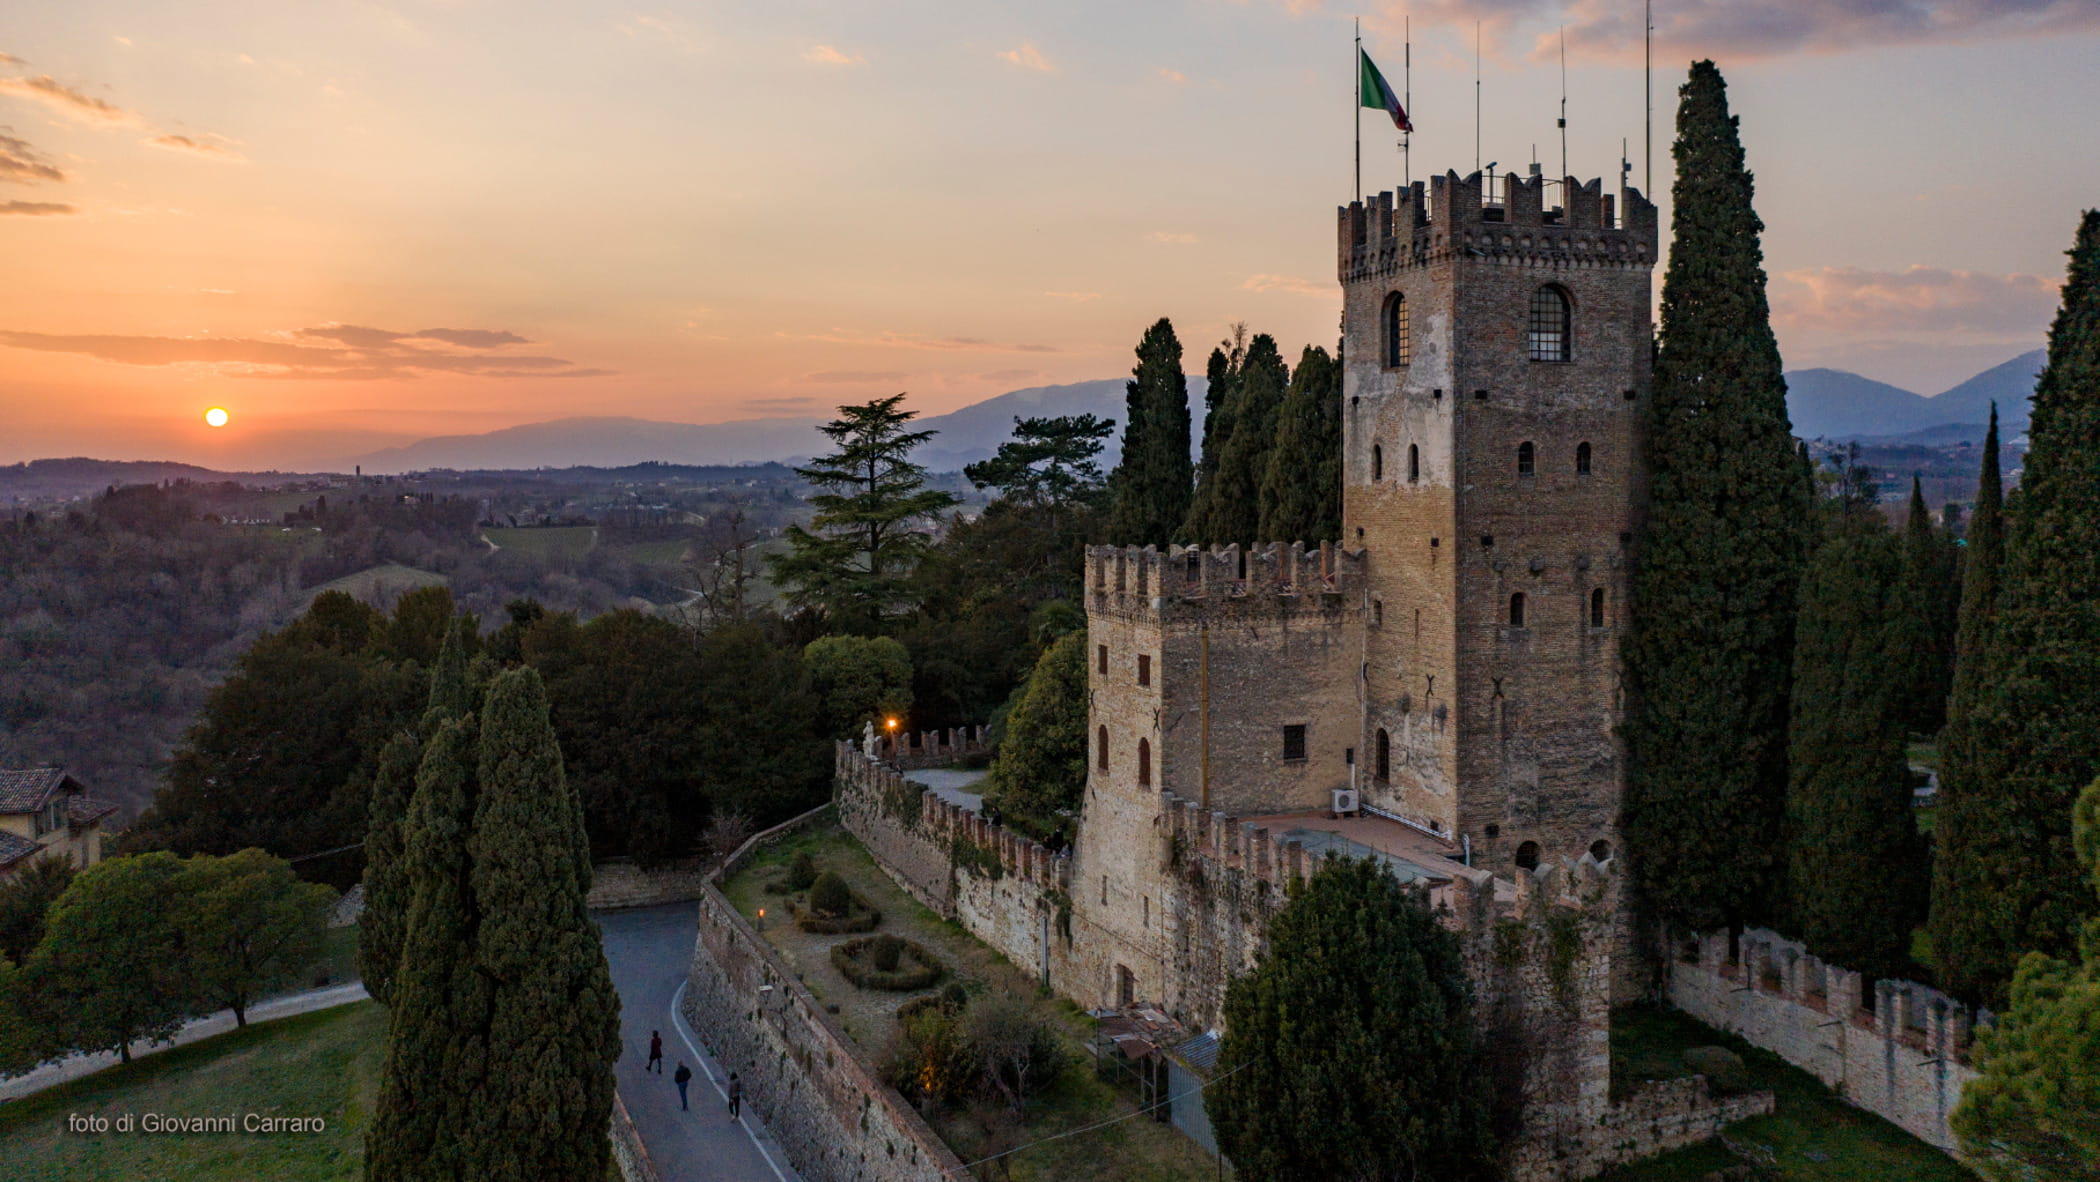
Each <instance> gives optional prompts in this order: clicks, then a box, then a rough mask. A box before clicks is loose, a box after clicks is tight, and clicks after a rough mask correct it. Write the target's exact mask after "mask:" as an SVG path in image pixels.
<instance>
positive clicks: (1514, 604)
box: [1509, 591, 1524, 628]
mask: <svg viewBox="0 0 2100 1182" xmlns="http://www.w3.org/2000/svg"><path fill="white" fill-rule="evenodd" d="M1509 626H1510V627H1512V628H1522V627H1523V626H1524V593H1523V592H1522V591H1519V592H1517V593H1516V594H1515V595H1512V596H1510V597H1509Z"/></svg>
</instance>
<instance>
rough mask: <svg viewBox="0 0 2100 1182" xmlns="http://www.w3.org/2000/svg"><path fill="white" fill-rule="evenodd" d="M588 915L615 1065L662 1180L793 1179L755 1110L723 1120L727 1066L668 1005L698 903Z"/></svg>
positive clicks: (678, 985)
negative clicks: (605, 982)
mask: <svg viewBox="0 0 2100 1182" xmlns="http://www.w3.org/2000/svg"><path fill="white" fill-rule="evenodd" d="M594 918H596V919H597V921H598V927H599V929H600V930H601V931H602V932H603V933H604V936H605V959H606V961H607V962H608V963H609V964H610V965H611V966H612V977H613V986H614V987H615V988H617V989H618V990H619V991H620V1036H621V1041H622V1051H621V1054H620V1061H619V1063H618V1064H616V1065H615V1066H614V1069H613V1070H614V1073H615V1075H616V1077H617V1078H618V1080H619V1084H620V1098H621V1099H622V1100H625V1101H626V1102H627V1111H628V1112H629V1113H630V1114H632V1115H633V1117H634V1123H635V1127H636V1128H637V1129H639V1130H640V1131H641V1134H642V1142H643V1144H645V1145H646V1146H648V1149H649V1157H650V1159H651V1160H652V1161H654V1162H655V1163H656V1172H657V1174H658V1176H659V1177H661V1178H662V1179H663V1182H800V1179H799V1177H798V1176H797V1175H796V1173H795V1169H794V1167H793V1166H790V1165H789V1164H788V1160H787V1155H786V1154H785V1153H782V1152H781V1150H780V1146H779V1145H777V1144H775V1143H774V1141H773V1138H772V1137H771V1136H770V1135H769V1134H768V1133H767V1132H766V1130H765V1127H764V1126H763V1125H761V1124H760V1123H759V1122H758V1119H757V1118H756V1117H754V1116H752V1115H751V1114H750V1112H749V1111H748V1110H747V1111H746V1112H745V1114H744V1118H743V1119H742V1120H741V1121H732V1120H730V1119H729V1108H728V1103H727V1097H726V1095H725V1094H724V1093H723V1091H722V1087H723V1086H724V1084H725V1083H726V1082H727V1080H728V1073H727V1072H725V1071H724V1070H723V1069H722V1067H721V1065H720V1064H717V1063H716V1062H715V1061H714V1057H713V1056H711V1055H709V1054H708V1053H707V1048H706V1047H705V1046H703V1045H702V1044H701V1042H700V1039H699V1037H698V1036H697V1035H695V1034H694V1033H693V1030H692V1028H691V1027H689V1026H687V1025H686V1023H685V1019H683V1018H681V1017H679V1016H677V1014H676V1013H675V1012H674V1006H675V1004H676V1002H677V1000H678V997H679V991H680V990H681V989H683V988H684V986H685V974H686V966H687V964H688V962H690V961H691V960H692V957H693V942H694V940H695V939H696V938H697V937H698V935H699V929H698V924H699V910H698V908H697V907H696V906H695V905H694V904H691V903H670V904H666V905H665V906H662V907H640V908H635V909H633V910H629V911H603V912H599V913H597V914H596V916H595V917H594ZM652 1030H653V1031H657V1032H659V1033H661V1034H662V1035H663V1040H664V1070H663V1074H661V1075H658V1074H656V1073H655V1072H652V1071H648V1070H645V1068H646V1067H647V1064H648V1060H649V1032H650V1031H652ZM680 1061H683V1062H684V1063H686V1065H688V1066H690V1067H691V1068H692V1069H693V1082H692V1084H691V1085H689V1087H688V1093H689V1096H688V1099H689V1102H690V1104H691V1108H690V1110H688V1111H684V1112H681V1111H679V1108H678V1088H677V1087H676V1086H675V1085H674V1084H672V1082H671V1073H672V1072H674V1071H676V1070H678V1064H679V1062H680Z"/></svg>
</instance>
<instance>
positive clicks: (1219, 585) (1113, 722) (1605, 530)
mask: <svg viewBox="0 0 2100 1182" xmlns="http://www.w3.org/2000/svg"><path fill="white" fill-rule="evenodd" d="M1552 187H1553V188H1554V189H1557V190H1558V195H1559V196H1560V197H1561V198H1562V200H1561V202H1560V203H1559V204H1557V205H1555V206H1552V207H1549V205H1548V193H1549V187H1548V183H1547V182H1546V181H1545V180H1544V179H1543V178H1540V177H1537V176H1533V177H1531V178H1529V179H1525V178H1520V177H1517V176H1515V175H1511V176H1509V177H1507V178H1505V179H1503V180H1502V181H1501V183H1500V184H1496V183H1495V181H1494V180H1493V178H1489V179H1488V180H1486V181H1485V182H1484V181H1483V179H1482V178H1481V177H1480V176H1479V175H1478V174H1475V175H1474V176H1472V177H1469V178H1460V177H1459V176H1458V175H1456V174H1455V173H1453V174H1446V175H1445V176H1442V177H1437V178H1435V179H1433V180H1432V181H1431V182H1430V184H1429V185H1428V187H1427V192H1426V193H1425V191H1424V186H1423V185H1421V184H1419V183H1418V184H1415V185H1413V186H1411V187H1410V188H1409V189H1407V190H1406V191H1403V192H1401V193H1399V194H1398V196H1397V198H1396V197H1395V195H1394V194H1391V193H1385V194H1381V195H1380V196H1379V197H1378V198H1377V199H1376V200H1375V201H1370V202H1355V203H1352V204H1350V205H1349V206H1347V207H1346V208H1343V209H1341V210H1340V211H1339V217H1338V235H1337V237H1338V251H1337V266H1338V270H1339V272H1340V279H1341V283H1342V289H1343V293H1344V301H1343V308H1344V311H1343V343H1342V360H1343V384H1342V399H1343V407H1342V422H1343V444H1342V447H1343V453H1342V454H1343V461H1342V466H1343V493H1342V522H1343V538H1342V541H1341V545H1340V546H1334V545H1331V544H1322V545H1321V546H1320V547H1319V548H1318V549H1317V550H1308V549H1306V548H1305V547H1303V546H1302V545H1299V544H1296V543H1286V542H1271V543H1267V544H1262V545H1256V546H1254V547H1252V548H1250V549H1242V548H1240V547H1238V546H1224V547H1214V548H1211V549H1209V550H1202V549H1196V548H1183V547H1168V548H1166V549H1165V550H1164V551H1162V550H1161V549H1159V548H1157V547H1154V546H1146V547H1143V548H1113V547H1097V548H1094V549H1093V550H1091V551H1090V552H1089V554H1088V559H1087V586H1086V592H1085V599H1086V609H1087V624H1088V641H1089V644H1090V645H1091V646H1092V658H1093V659H1092V665H1091V678H1090V685H1089V690H1090V698H1091V703H1090V706H1091V730H1090V738H1091V739H1092V743H1091V745H1090V752H1091V758H1092V763H1091V769H1092V770H1091V774H1090V780H1089V783H1088V786H1087V799H1086V805H1085V809H1084V812H1083V816H1082V822H1081V827H1080V833H1079V839H1078V841H1077V843H1076V845H1077V855H1076V861H1075V864H1074V874H1075V877H1076V878H1077V880H1078V886H1079V896H1080V897H1081V898H1082V899H1084V900H1085V901H1086V902H1088V903H1091V904H1092V907H1091V910H1092V912H1093V914H1092V915H1091V916H1089V918H1090V919H1091V920H1092V921H1093V923H1094V925H1095V926H1096V927H1097V929H1098V931H1099V933H1100V934H1101V936H1102V937H1104V938H1106V939H1108V940H1110V941H1112V942H1113V945H1114V947H1115V949H1116V956H1115V958H1113V959H1112V961H1111V962H1110V963H1109V964H1108V965H1107V967H1106V968H1105V969H1104V973H1105V976H1104V978H1103V980H1102V981H1100V982H1099V983H1098V985H1097V988H1096V990H1095V993H1096V995H1097V996H1098V998H1099V999H1100V1000H1101V1001H1104V1002H1111V1003H1113V1002H1116V1001H1121V1000H1127V999H1128V998H1130V997H1132V996H1144V997H1151V998H1158V999H1162V1000H1164V1001H1165V1002H1167V1003H1168V1004H1170V1005H1173V1004H1176V1002H1177V1001H1178V994H1179V993H1180V992H1183V991H1185V986H1184V985H1183V983H1181V982H1178V981H1177V980H1176V979H1175V974H1174V973H1173V972H1171V970H1170V962H1171V957H1169V956H1167V955H1166V954H1165V953H1164V949H1163V943H1162V942H1163V939H1165V938H1166V934H1165V933H1163V932H1162V931H1161V930H1160V927H1159V925H1158V924H1157V923H1155V921H1154V919H1153V912H1154V911H1155V910H1156V909H1157V908H1159V906H1160V905H1161V900H1162V898H1163V896H1164V895H1165V894H1166V893H1167V891H1168V890H1169V886H1170V884H1169V883H1168V882H1167V881H1166V877H1167V875H1168V871H1167V870H1166V869H1164V868H1162V867H1161V866H1160V865H1159V864H1158V863H1159V860H1158V859H1157V858H1153V857H1150V856H1149V850H1148V848H1147V843H1146V842H1144V841H1140V840H1135V838H1137V837H1138V836H1139V835H1147V834H1151V833H1153V832H1154V831H1156V830H1157V829H1158V828H1159V826H1160V824H1161V821H1160V817H1161V804H1160V801H1161V798H1162V793H1168V794H1172V796H1173V797H1175V798H1177V799H1180V800H1187V801H1193V802H1195V803H1196V804H1197V806H1198V807H1199V808H1201V809H1204V810H1217V811H1220V812H1222V813H1224V814H1226V815H1229V816H1231V817H1234V818H1239V819H1244V820H1245V821H1252V822H1253V823H1254V824H1256V825H1258V826H1260V827H1263V828H1267V829H1272V830H1277V831H1279V832H1285V831H1295V832H1299V833H1302V834H1304V835H1306V836H1307V837H1312V835H1314V834H1322V835H1326V836H1323V837H1319V838H1316V839H1314V840H1316V841H1317V842H1318V844H1319V845H1320V846H1321V848H1335V849H1344V850H1348V851H1351V852H1357V853H1363V852H1372V851H1375V852H1376V853H1378V854H1380V855H1382V856H1384V857H1385V858H1386V859H1387V860H1388V861H1389V862H1390V863H1391V864H1393V865H1394V866H1395V868H1396V869H1398V870H1399V871H1400V872H1401V873H1402V876H1403V877H1404V878H1411V879H1416V880H1422V881H1425V882H1427V883H1428V884H1430V885H1431V886H1432V887H1434V886H1437V885H1439V884H1440V883H1442V882H1448V881H1453V880H1458V879H1466V880H1484V879H1486V878H1487V877H1488V876H1491V875H1492V876H1499V877H1500V878H1501V879H1502V880H1504V881H1505V882H1508V881H1510V880H1513V879H1514V878H1515V877H1516V876H1517V874H1518V872H1520V871H1523V872H1532V871H1536V870H1538V869H1539V868H1540V867H1541V866H1544V865H1551V864H1572V863H1575V862H1579V861H1582V860H1585V859H1586V860H1587V861H1589V862H1590V863H1592V864H1596V865H1602V864H1606V863H1609V862H1610V861H1611V860H1612V854H1613V850H1614V848H1615V847H1616V845H1617V842H1618V832H1617V830H1618V811H1619V801H1620V797H1621V794H1622V790H1623V785H1624V776H1625V765H1624V758H1623V753H1622V751H1621V750H1620V745H1619V742H1618V740H1617V738H1616V737H1615V728H1616V726H1617V724H1618V721H1619V716H1620V682H1619V677H1620V675H1619V657H1618V648H1619V638H1620V622H1621V620H1622V617H1623V611H1622V605H1623V604H1624V603H1625V600H1626V593H1627V575H1628V572H1627V564H1626V556H1627V551H1628V548H1629V545H1630V543H1631V542H1632V540H1633V535H1634V532H1635V531H1636V530H1637V529H1638V528H1639V520H1638V518H1639V513H1640V505H1641V502H1642V493H1643V480H1642V473H1641V430H1642V421H1643V411H1644V409H1645V404H1646V398H1647V392H1648V378H1649V363H1650V357H1651V350H1652V341H1653V332H1652V329H1651V326H1650V316H1649V307H1650V294H1649V293H1650V274H1651V271H1652V269H1653V267H1654V264H1655V255H1656V234H1657V226H1656V213H1655V206H1654V205H1653V204H1651V203H1650V202H1649V201H1648V200H1647V199H1646V198H1644V197H1643V196H1642V195H1641V194H1640V193H1639V192H1638V191H1636V190H1633V189H1630V188H1629V189H1624V190H1622V191H1621V192H1620V193H1619V194H1618V195H1617V196H1616V199H1615V198H1614V197H1613V196H1612V195H1608V194H1604V193H1602V192H1601V188H1602V186H1601V184H1600V182H1597V181H1591V182H1590V183H1589V184H1587V185H1583V184H1579V183H1577V182H1576V181H1575V180H1574V179H1573V178H1568V179H1567V180H1564V181H1561V182H1558V183H1556V184H1555V185H1553V186H1552ZM1337 813H1339V814H1357V815H1359V817H1360V819H1357V818H1351V819H1350V820H1349V821H1348V823H1346V824H1341V823H1330V822H1328V821H1326V820H1323V819H1322V818H1324V817H1326V816H1327V815H1328V814H1337ZM1236 823H1240V822H1236ZM1622 976H1624V974H1622ZM1627 988H1631V986H1627Z"/></svg>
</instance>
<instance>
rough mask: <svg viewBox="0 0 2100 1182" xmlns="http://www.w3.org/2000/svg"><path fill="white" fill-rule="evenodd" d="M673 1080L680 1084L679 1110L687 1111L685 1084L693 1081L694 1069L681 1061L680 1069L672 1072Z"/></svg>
mask: <svg viewBox="0 0 2100 1182" xmlns="http://www.w3.org/2000/svg"><path fill="white" fill-rule="evenodd" d="M671 1082H672V1083H674V1084H677V1085H678V1111H680V1112H684V1111H686V1106H685V1085H687V1084H689V1083H691V1082H693V1069H692V1068H690V1067H687V1066H686V1065H685V1064H684V1063H682V1062H681V1063H680V1064H679V1065H678V1070H676V1071H674V1072H672V1073H671Z"/></svg>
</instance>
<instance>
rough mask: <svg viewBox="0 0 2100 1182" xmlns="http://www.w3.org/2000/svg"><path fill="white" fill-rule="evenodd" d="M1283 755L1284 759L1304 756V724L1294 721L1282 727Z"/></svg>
mask: <svg viewBox="0 0 2100 1182" xmlns="http://www.w3.org/2000/svg"><path fill="white" fill-rule="evenodd" d="M1283 757H1284V759H1286V760H1302V759H1304V758H1305V726H1304V724H1302V723H1296V724H1293V725H1291V726H1287V727H1284V728H1283Z"/></svg>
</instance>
